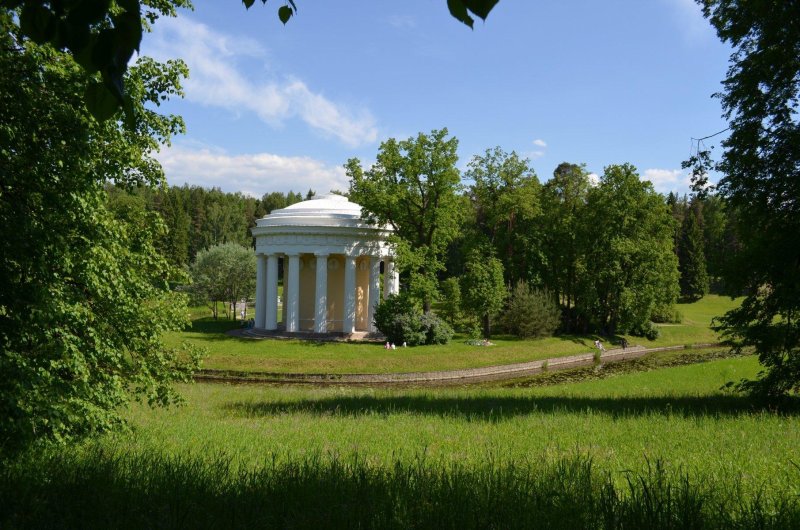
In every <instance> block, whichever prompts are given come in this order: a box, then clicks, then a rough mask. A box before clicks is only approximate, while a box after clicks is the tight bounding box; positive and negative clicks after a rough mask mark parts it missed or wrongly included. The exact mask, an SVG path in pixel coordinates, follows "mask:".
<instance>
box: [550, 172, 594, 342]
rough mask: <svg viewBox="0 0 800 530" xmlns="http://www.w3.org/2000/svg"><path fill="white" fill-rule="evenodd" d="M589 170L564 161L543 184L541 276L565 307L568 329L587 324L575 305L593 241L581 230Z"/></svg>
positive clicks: (588, 185) (577, 301)
mask: <svg viewBox="0 0 800 530" xmlns="http://www.w3.org/2000/svg"><path fill="white" fill-rule="evenodd" d="M589 188H590V184H589V173H588V171H586V167H585V166H583V165H577V164H568V163H566V162H564V163H561V164H559V165H558V167H557V168H556V169H555V171H553V178H552V179H550V180H549V181H547V182H546V183H545V184H544V186H543V187H542V191H541V196H542V198H541V203H542V217H541V221H540V223H539V224H540V225H541V226H542V227H545V228H543V229H542V230H541V231H540V232H539V235H538V238H537V241H539V246H540V247H541V254H542V262H543V263H542V266H541V270H542V273H541V275H542V280H543V283H544V284H545V285H546V286H547V287H548V289H549V290H550V291H551V292H552V293H553V295H554V298H555V300H557V301H559V302H560V303H561V305H562V306H563V308H564V317H565V318H564V323H565V327H566V329H567V330H569V331H576V330H579V329H581V328H585V327H586V326H583V325H581V323H579V322H578V317H579V315H578V314H577V312H576V307H577V306H578V305H579V299H580V296H581V294H582V293H581V290H580V286H581V283H580V281H579V279H580V278H581V277H583V276H584V275H585V274H586V272H585V270H586V259H585V256H586V253H587V251H588V249H589V248H591V245H592V242H591V241H590V240H586V239H585V237H584V236H585V235H586V234H585V231H583V230H582V224H583V223H584V218H585V217H586V215H587V212H586V201H587V196H588V194H589Z"/></svg>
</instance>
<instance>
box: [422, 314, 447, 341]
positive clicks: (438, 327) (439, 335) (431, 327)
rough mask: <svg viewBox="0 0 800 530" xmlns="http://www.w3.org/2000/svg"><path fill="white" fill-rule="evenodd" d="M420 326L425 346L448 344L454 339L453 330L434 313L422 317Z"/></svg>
mask: <svg viewBox="0 0 800 530" xmlns="http://www.w3.org/2000/svg"><path fill="white" fill-rule="evenodd" d="M420 324H421V328H422V332H423V333H424V335H425V344H447V343H448V342H449V341H450V339H452V338H453V328H451V327H450V325H449V324H448V323H447V322H445V321H444V320H442V319H441V318H439V317H437V316H436V315H434V314H433V313H427V314H425V315H421V317H420Z"/></svg>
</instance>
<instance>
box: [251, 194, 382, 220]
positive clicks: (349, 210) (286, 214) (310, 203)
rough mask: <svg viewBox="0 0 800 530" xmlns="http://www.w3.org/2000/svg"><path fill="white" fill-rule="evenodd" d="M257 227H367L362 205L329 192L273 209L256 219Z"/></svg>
mask: <svg viewBox="0 0 800 530" xmlns="http://www.w3.org/2000/svg"><path fill="white" fill-rule="evenodd" d="M256 226H257V227H268V226H342V227H354V228H363V227H367V226H368V225H366V224H365V223H364V221H363V220H362V219H361V206H359V205H358V204H356V203H354V202H350V201H349V200H348V199H347V197H344V196H342V195H336V194H334V193H329V194H327V195H321V196H319V197H312V198H311V199H309V200H307V201H303V202H298V203H295V204H292V205H291V206H287V207H286V208H281V209H279V210H273V211H272V213H270V214H269V215H266V216H264V217H262V218H261V219H259V220H258V221H256Z"/></svg>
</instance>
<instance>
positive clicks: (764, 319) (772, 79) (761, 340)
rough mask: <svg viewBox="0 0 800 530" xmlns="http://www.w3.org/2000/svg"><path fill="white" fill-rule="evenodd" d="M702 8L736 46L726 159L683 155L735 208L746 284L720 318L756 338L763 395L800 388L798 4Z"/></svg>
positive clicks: (737, 282)
mask: <svg viewBox="0 0 800 530" xmlns="http://www.w3.org/2000/svg"><path fill="white" fill-rule="evenodd" d="M702 7H703V13H704V15H705V16H706V18H708V19H709V21H710V22H711V24H712V25H713V26H714V28H715V29H716V30H717V34H718V35H719V37H720V38H721V39H722V40H723V41H724V42H727V43H729V44H730V45H731V46H732V48H733V52H732V54H731V57H730V65H729V69H728V72H727V77H726V78H725V80H724V81H723V87H724V89H723V91H722V92H721V93H720V94H718V95H717V96H718V97H719V98H720V100H721V102H722V107H723V111H724V114H723V115H724V117H725V118H726V119H727V120H728V124H729V129H730V133H729V135H728V137H727V138H726V139H725V140H723V142H722V146H723V148H724V151H723V154H722V157H721V159H720V160H718V161H713V160H712V159H711V157H710V153H709V152H708V151H701V152H699V153H697V155H696V156H695V157H693V158H692V159H690V160H689V161H687V162H686V163H685V166H691V167H693V175H694V180H695V182H696V184H697V185H698V187H699V188H702V187H703V186H704V185H705V184H706V183H707V175H708V173H709V172H710V171H717V172H719V173H720V174H722V175H724V176H723V178H722V179H721V180H720V181H719V183H718V185H717V188H718V192H719V195H720V196H721V197H722V198H723V199H724V200H725V201H726V207H727V208H728V209H729V210H730V211H732V212H733V214H734V215H733V217H734V219H735V223H736V235H737V238H738V241H737V243H738V245H739V248H738V249H737V252H736V253H735V255H734V257H733V260H732V264H731V266H730V267H729V268H728V270H727V271H726V273H725V279H726V288H727V289H729V290H731V291H733V292H736V291H739V292H747V293H749V294H748V297H747V299H746V300H745V301H744V302H743V303H742V305H741V306H740V307H739V308H738V309H735V310H733V311H732V312H730V313H728V314H727V315H726V316H725V317H724V318H722V319H721V320H720V321H719V325H720V327H719V329H720V330H721V331H722V332H723V333H724V335H725V337H726V338H727V339H728V340H730V341H731V342H732V343H733V344H734V345H735V346H736V347H737V348H741V347H747V346H753V347H755V348H756V350H757V352H758V354H759V359H760V360H761V362H762V364H763V365H764V367H765V369H766V370H765V372H764V374H762V379H761V381H760V383H751V384H749V385H746V387H747V388H750V389H752V390H754V391H759V392H762V393H764V394H767V395H779V394H782V393H785V392H797V391H800V319H798V314H800V258H798V256H800V238H798V237H797V234H799V233H800V201H798V197H800V149H797V146H798V145H800V119H799V118H798V113H797V109H798V106H799V105H800V61H798V59H797V58H798V50H800V27H799V26H798V25H797V24H793V23H787V21H789V20H791V21H794V20H796V19H797V18H798V9H797V2H745V1H742V0H714V1H708V2H703V3H702Z"/></svg>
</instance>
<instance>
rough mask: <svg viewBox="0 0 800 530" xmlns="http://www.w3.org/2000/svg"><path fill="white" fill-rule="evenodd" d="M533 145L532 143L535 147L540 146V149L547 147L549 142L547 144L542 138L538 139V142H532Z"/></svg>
mask: <svg viewBox="0 0 800 530" xmlns="http://www.w3.org/2000/svg"><path fill="white" fill-rule="evenodd" d="M531 143H532V144H533V145H535V146H538V147H547V142H545V141H544V140H542V139H541V138H537V139H536V140H534V141H533V142H531Z"/></svg>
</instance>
